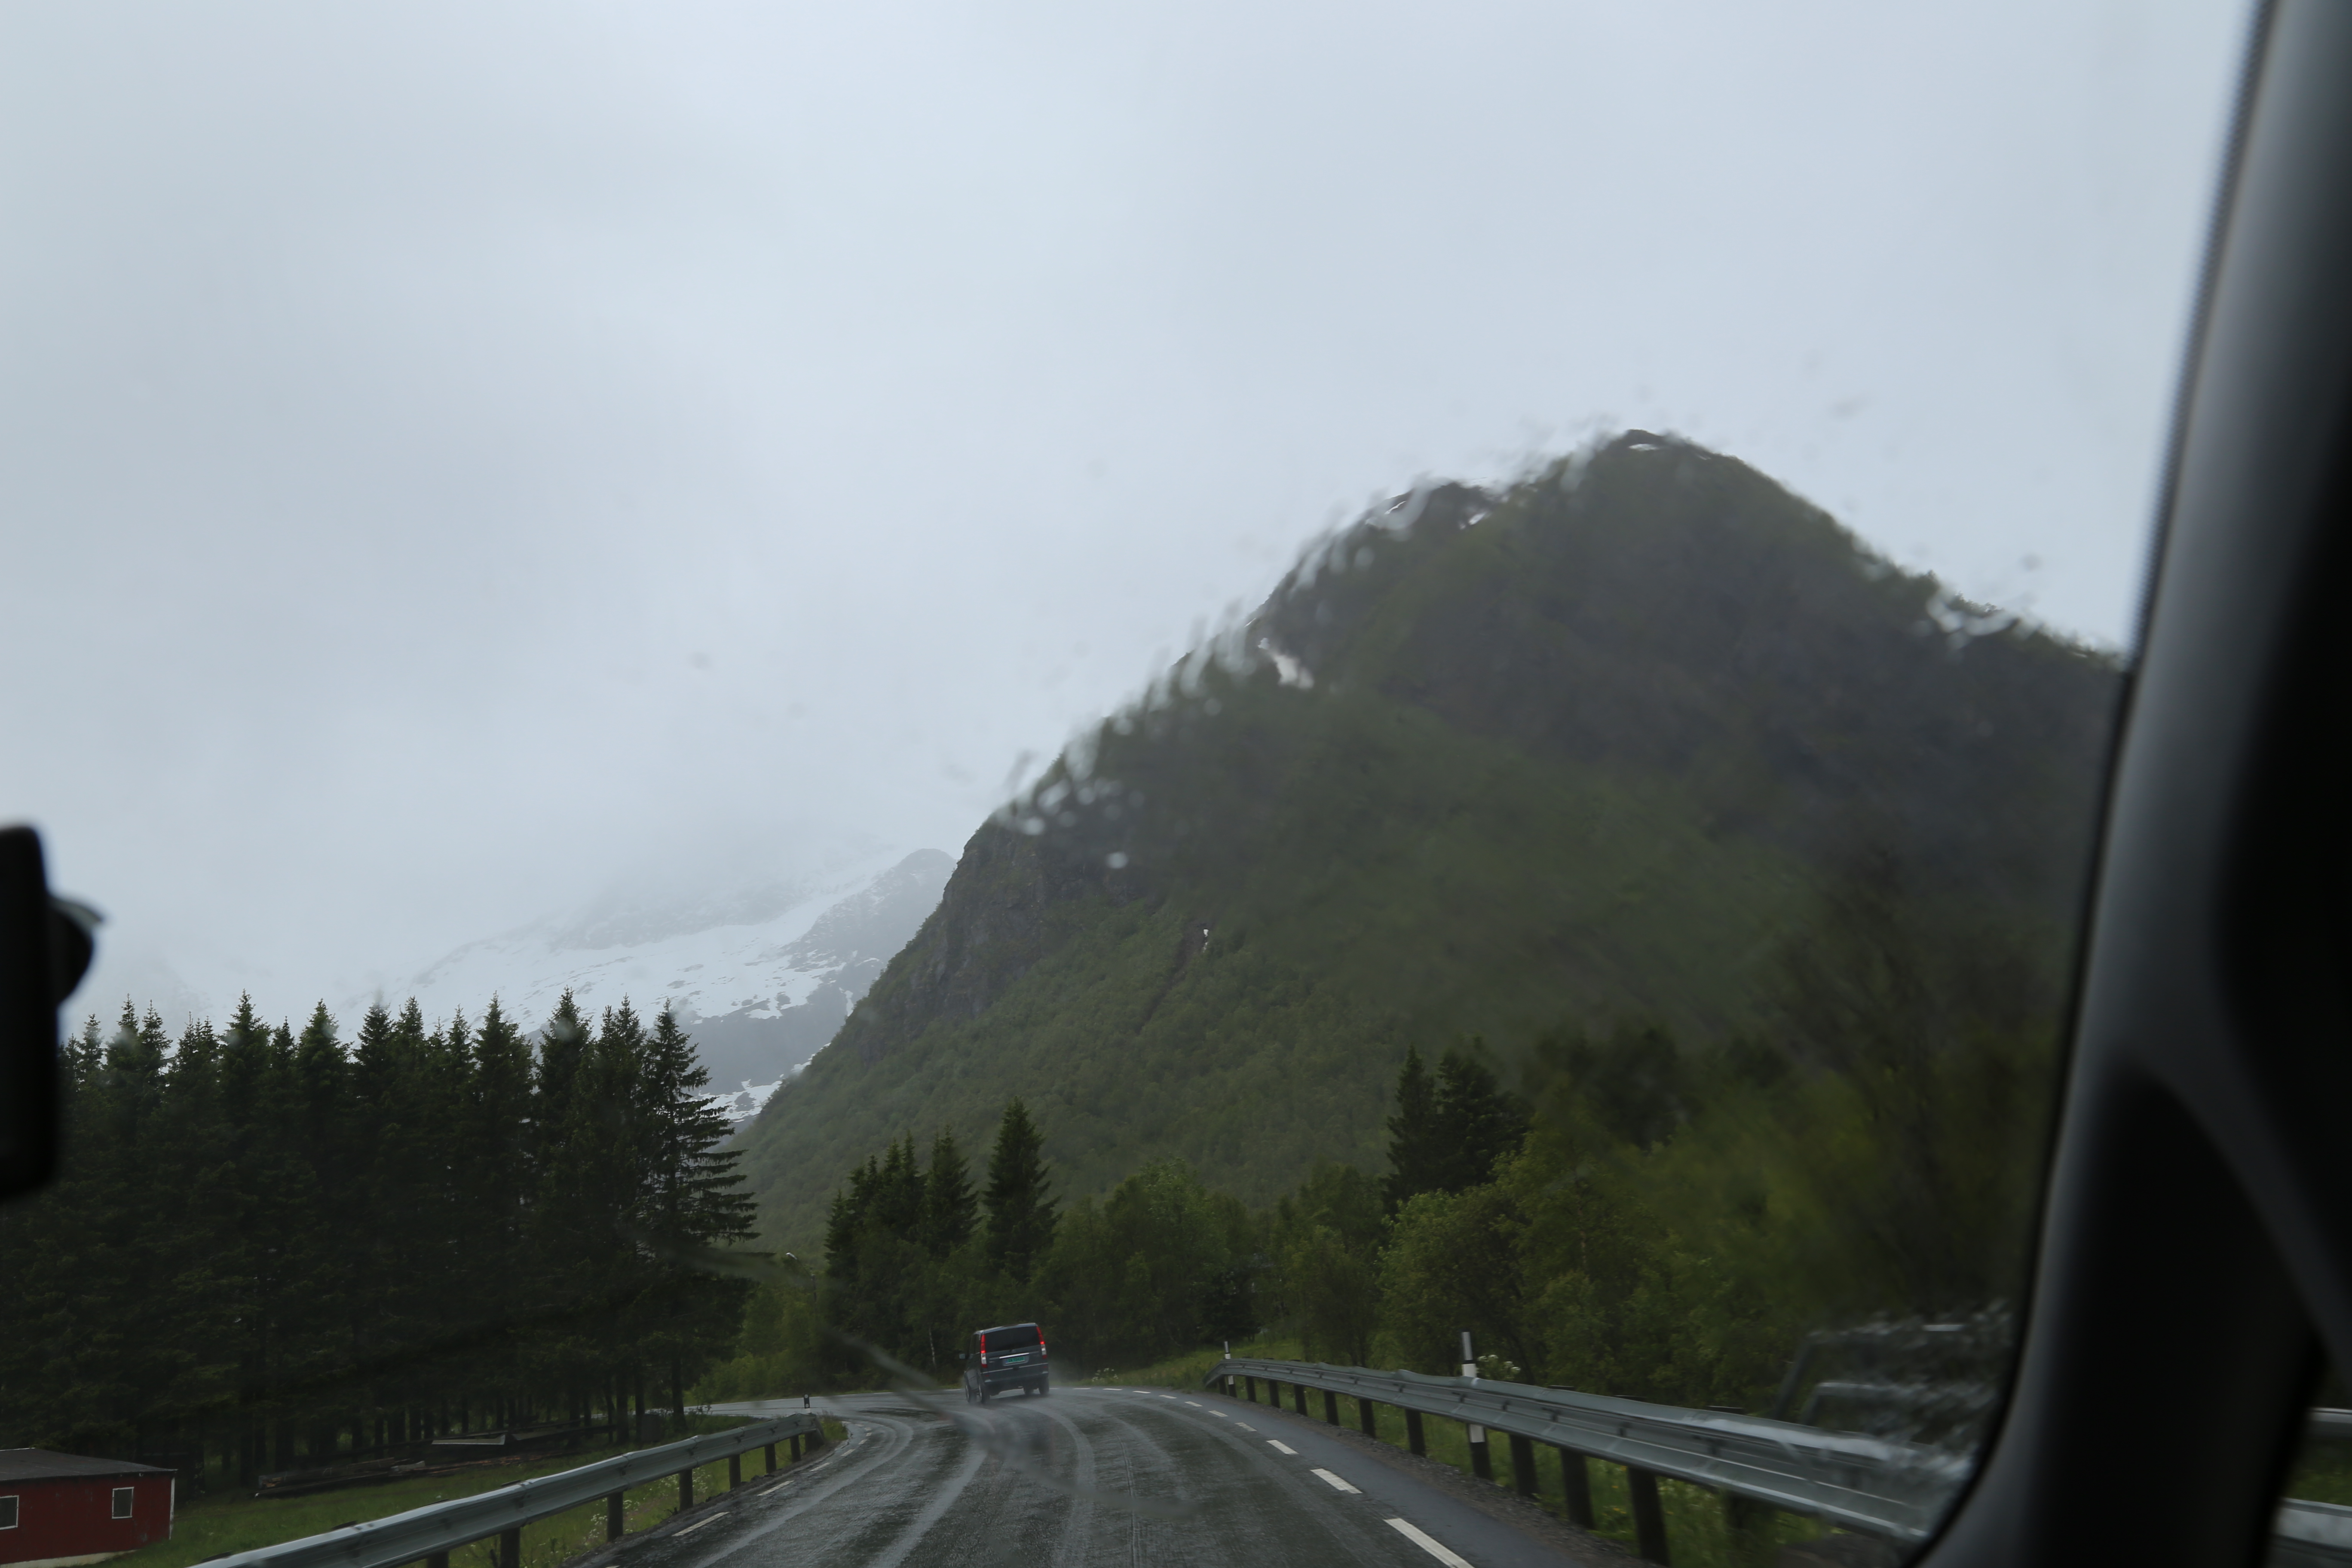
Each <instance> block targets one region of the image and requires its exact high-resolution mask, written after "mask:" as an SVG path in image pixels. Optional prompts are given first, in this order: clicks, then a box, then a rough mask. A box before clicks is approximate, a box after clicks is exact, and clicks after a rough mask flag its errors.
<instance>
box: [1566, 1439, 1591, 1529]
mask: <svg viewBox="0 0 2352 1568" xmlns="http://www.w3.org/2000/svg"><path fill="white" fill-rule="evenodd" d="M1559 1489H1560V1493H1561V1495H1562V1496H1564V1497H1565V1498H1566V1499H1567V1500H1568V1522H1569V1523H1570V1524H1573V1525H1577V1526H1579V1527H1580V1528H1582V1529H1585V1530H1591V1528H1592V1470H1591V1467H1590V1466H1588V1465H1587V1464H1586V1463H1585V1460H1584V1456H1583V1455H1581V1454H1580V1453H1578V1452H1577V1451H1576V1450H1575V1449H1573V1448H1562V1449H1560V1450H1559Z"/></svg>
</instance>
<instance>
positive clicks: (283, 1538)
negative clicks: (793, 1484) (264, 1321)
mask: <svg viewBox="0 0 2352 1568" xmlns="http://www.w3.org/2000/svg"><path fill="white" fill-rule="evenodd" d="M743 1420H744V1418H743V1417H741V1416H729V1415H696V1416H691V1417H689V1418H688V1430H687V1432H686V1433H683V1434H681V1436H692V1435H693V1434H695V1433H700V1432H716V1431H721V1430H724V1429H725V1428H727V1427H730V1426H740V1425H742V1424H743ZM824 1434H825V1438H826V1440H827V1441H828V1442H838V1441H840V1440H841V1439H842V1438H843V1437H844V1436H847V1431H846V1429H845V1427H843V1426H842V1425H841V1423H839V1422H838V1421H833V1420H827V1421H826V1422H825V1423H824ZM626 1451H627V1450H625V1449H624V1448H619V1447H604V1448H591V1449H582V1450H580V1451H578V1452H575V1453H571V1454H565V1455H562V1456H561V1457H560V1458H551V1459H549V1460H548V1461H546V1462H545V1463H543V1464H538V1465H512V1466H500V1467H498V1468H493V1469H486V1470H480V1471H477V1472H475V1473H473V1474H470V1475H465V1476H426V1477H420V1478H418V1479H415V1480H413V1481H393V1482H388V1483H386V1484H385V1485H383V1486H374V1487H354V1488H352V1489H349V1490H347V1491H336V1492H322V1493H319V1494H317V1495H315V1496H311V1497H300V1498H257V1497H253V1496H250V1495H247V1494H243V1493H234V1494H228V1495H222V1494H215V1495H213V1496H209V1497H205V1498H200V1499H198V1500H195V1501H194V1502H192V1503H190V1504H188V1505H186V1506H185V1507H184V1508H183V1509H182V1510H180V1513H179V1517H178V1518H176V1519H175V1520H173V1523H172V1539H171V1540H169V1541H159V1542H156V1543H155V1544H153V1545H152V1546H144V1547H142V1548H140V1549H139V1550H138V1551H136V1552H130V1553H127V1554H126V1555H124V1556H123V1557H122V1558H121V1559H119V1561H120V1562H121V1563H122V1564H123V1568H189V1565H190V1564H193V1563H203V1562H205V1561H208V1560H209V1559H212V1558H215V1557H223V1556H226V1555H228V1554H230V1553H232V1552H251V1551H254V1550H256V1549H257V1548H259V1547H264V1546H277V1545H280V1544H282V1543H284V1542H289V1541H299V1540H300V1539H302V1538H303V1537H304V1536H306V1535H320V1534H323V1533H325V1532H326V1531H330V1530H335V1529H338V1528H340V1527H341V1526H343V1525H346V1524H358V1523H362V1522H364V1521H368V1520H374V1519H385V1518H388V1517H390V1516H391V1515H393V1514H395V1513H405V1512H406V1511H408V1510H410V1509H413V1508H424V1507H426V1506H428V1505H430V1504H432V1503H436V1502H446V1501H449V1500H452V1499H454V1498H461V1497H473V1496H476V1495H477V1494H478V1493H481V1492H487V1491H495V1490H496V1489H499V1488H500V1487H508V1486H512V1485H513V1484H514V1483H515V1482H517V1481H523V1480H529V1479H532V1478H533V1477H536V1476H551V1475H556V1474H559V1473H561V1472H562V1471H564V1470H576V1469H578V1468H581V1467H582V1466H583V1465H590V1464H593V1463H595V1462H596V1461H597V1460H599V1459H608V1458H612V1457H614V1455H616V1454H620V1453H625V1452H626ZM778 1458H779V1461H780V1468H789V1463H788V1461H785V1460H784V1459H783V1456H782V1455H779V1456H778ZM762 1466H763V1460H762V1458H761V1454H760V1451H759V1450H758V1449H756V1448H755V1449H753V1450H752V1451H751V1452H750V1453H748V1454H746V1455H744V1456H743V1482H744V1484H745V1485H746V1486H750V1485H752V1484H753V1483H754V1482H756V1481H758V1480H760V1479H762ZM726 1487H727V1461H726V1460H724V1459H719V1460H716V1461H714V1462H713V1463H710V1464H708V1465H701V1466H698V1467H697V1468H696V1469H695V1472H694V1495H695V1497H696V1499H697V1500H700V1499H703V1498H707V1497H712V1496H715V1495H717V1494H718V1493H719V1492H720V1491H723V1490H725V1489H726ZM623 1497H624V1499H625V1503H624V1510H625V1511H624V1516H623V1517H624V1519H625V1522H626V1527H627V1530H628V1531H629V1532H630V1533H632V1534H634V1533H635V1532H636V1531H642V1530H649V1529H651V1528H652V1527H654V1526H655V1525H657V1524H659V1523H661V1522H662V1521H664V1520H666V1519H667V1518H669V1517H670V1516H671V1515H672V1514H674V1513H676V1512H677V1478H676V1477H675V1476H666V1477H664V1478H662V1479H660V1480H657V1481H652V1482H648V1483H647V1484H646V1485H644V1486H641V1487H632V1488H630V1489H628V1490H627V1491H626V1492H625V1493H624V1494H623ZM603 1543H604V1503H603V1501H602V1500H598V1501H596V1502H593V1503H588V1504H585V1505H583V1507H580V1508H576V1509H572V1510H570V1511H568V1512H565V1513H560V1514H556V1515H554V1516H552V1517H551V1518H548V1519H543V1520H541V1521H538V1522H536V1523H533V1524H530V1525H527V1526H525V1527H524V1529H523V1532H522V1562H521V1563H520V1564H519V1565H517V1568H557V1565H558V1564H560V1563H564V1562H567V1561H569V1560H570V1559H572V1558H573V1557H576V1556H578V1555H579V1554H580V1553H581V1552H584V1551H587V1550H588V1549H589V1548H591V1547H593V1546H600V1545H602V1544H603ZM496 1544H497V1542H496V1541H495V1540H491V1541H478V1542H473V1543H472V1544H470V1545H467V1546H464V1547H461V1548H459V1549H458V1550H457V1551H455V1552H451V1553H450V1554H449V1568H493V1563H494V1555H495V1554H494V1551H493V1549H494V1547H495V1546H496Z"/></svg>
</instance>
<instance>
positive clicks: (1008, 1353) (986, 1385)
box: [963, 1323, 1053, 1405]
mask: <svg viewBox="0 0 2352 1568" xmlns="http://www.w3.org/2000/svg"><path fill="white" fill-rule="evenodd" d="M1010 1388H1017V1389H1020V1390H1021V1391H1023V1392H1024V1393H1025V1394H1050V1393H1052V1392H1053V1390H1052V1388H1051V1387H1050V1386H1049V1385H1048V1384H1047V1383H1046V1375H1045V1330H1043V1329H1041V1328H1039V1327H1038V1326H1037V1325H1036V1324H1034V1323H1001V1324H999V1325H998V1326H996V1327H995V1328H992V1329H982V1330H981V1331H979V1332H978V1333H976V1334H974V1335H972V1336H971V1350H969V1351H967V1352H964V1358H963V1396H964V1399H965V1400H966V1402H968V1403H970V1404H972V1405H981V1404H984V1403H986V1402H987V1401H988V1400H990V1399H992V1398H994V1397H995V1396H996V1395H997V1394H1003V1392H1004V1391H1005V1390H1007V1389H1010Z"/></svg>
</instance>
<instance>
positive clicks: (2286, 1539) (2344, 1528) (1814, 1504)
mask: <svg viewBox="0 0 2352 1568" xmlns="http://www.w3.org/2000/svg"><path fill="white" fill-rule="evenodd" d="M1240 1378H1259V1379H1263V1380H1265V1382H1266V1383H1268V1384H1275V1385H1279V1384H1288V1385H1290V1386H1291V1387H1293V1388H1313V1389H1319V1390H1321V1391H1323V1392H1324V1393H1326V1394H1349V1395H1351V1396H1353V1397H1354V1398H1356V1399H1358V1400H1360V1401H1369V1402H1371V1403H1374V1404H1379V1405H1395V1406H1397V1407H1398V1408H1400V1409H1402V1410H1408V1411H1413V1412H1417V1413H1419V1414H1420V1415H1437V1416H1443V1417H1444V1418H1446V1419H1448V1420H1454V1421H1460V1422H1464V1423H1475V1424H1476V1425H1478V1426H1486V1427H1489V1428H1491V1429H1493V1430H1495V1431H1498V1432H1503V1433H1506V1434H1508V1435H1510V1436H1517V1437H1523V1438H1527V1439H1528V1440H1530V1441H1533V1442H1538V1443H1545V1444H1549V1445H1550V1446H1551V1447H1556V1448H1559V1449H1563V1450H1565V1451H1567V1452H1570V1453H1573V1454H1580V1455H1582V1456H1584V1457H1585V1458H1593V1459H1603V1460H1607V1461H1609V1462H1611V1463H1614V1464H1620V1465H1623V1466H1625V1467H1627V1469H1628V1471H1629V1473H1638V1472H1643V1471H1646V1472H1648V1473H1649V1474H1650V1475H1651V1476H1653V1477H1656V1476H1668V1477H1672V1478H1674V1479H1677V1480H1685V1481H1693V1482H1696V1483H1697V1484H1698V1485H1700V1486H1703V1487H1707V1488H1711V1489H1714V1490H1716V1491H1719V1492H1722V1493H1724V1494H1725V1495H1726V1496H1727V1497H1733V1498H1738V1499H1742V1500H1746V1501H1747V1502H1749V1503H1755V1504H1761V1505H1762V1506H1764V1507H1767V1508H1772V1509H1778V1510H1782V1511H1785V1512H1789V1513H1798V1514H1805V1515H1808V1516H1810V1517H1811V1518H1814V1519H1818V1520H1821V1521H1822V1522H1824V1523H1827V1524H1834V1525H1838V1526H1840V1527H1842V1528H1844V1529H1847V1530H1853V1531H1861V1532H1863V1533H1864V1534H1867V1535H1875V1536H1879V1537H1881V1538H1883V1539H1885V1540H1889V1541H1894V1542H1898V1543H1902V1544H1906V1545H1907V1544H1912V1543H1916V1542H1920V1541H1923V1540H1925V1539H1926V1538H1927V1536H1928V1535H1930V1534H1932V1533H1933V1532H1934V1531H1935V1529H1936V1526H1937V1522H1938V1521H1940V1520H1941V1519H1942V1517H1943V1513H1944V1510H1945V1508H1946V1506H1947V1505H1948V1503H1949V1502H1950V1501H1951V1500H1952V1498H1953V1497H1954V1495H1955V1494H1956V1493H1957V1492H1958V1489H1959V1488H1960V1487H1961V1485H1962V1484H1964V1483H1965V1482H1966V1481H1967V1479H1968V1478H1969V1473H1970V1471H1971V1469H1972V1468H1973V1466H1972V1463H1971V1461H1970V1460H1969V1458H1964V1457H1962V1456H1959V1455H1957V1454H1954V1453H1951V1452H1949V1451H1948V1450H1945V1449H1939V1448H1933V1447H1927V1446H1926V1445H1923V1444H1916V1443H1900V1442H1892V1441H1888V1440H1886V1439H1884V1438H1876V1437H1870V1436H1862V1435H1860V1434H1855V1433H1845V1432H1825V1431H1822V1430H1821V1429H1820V1428H1818V1427H1812V1426H1799V1425H1798V1424H1796V1423H1794V1422H1789V1421H1775V1420H1771V1419H1769V1418H1767V1417H1763V1416H1756V1415H1732V1414H1729V1413H1727V1412H1719V1411H1713V1410H1685V1409H1682V1408H1679V1407H1677V1406H1675V1405H1650V1404H1646V1403H1644V1402H1643V1401H1641V1400H1637V1399H1611V1398H1608V1397H1606V1396H1604V1395H1601V1394H1579V1393H1576V1392H1573V1391H1571V1390H1569V1389H1562V1388H1540V1387H1538V1386H1536V1385H1534V1384H1524V1383H1498V1382H1495V1381H1493V1380H1491V1379H1487V1378H1474V1377H1429V1376H1425V1375H1423V1374H1422V1373H1412V1372H1402V1371H1400V1372H1373V1371H1370V1370H1369V1369H1367V1368H1363V1367H1346V1366H1327V1365H1324V1364H1322V1363H1304V1362H1287V1361H1258V1360H1254V1359H1247V1358H1241V1357H1234V1358H1228V1359H1227V1360H1224V1361H1222V1362H1219V1363H1217V1364H1216V1365H1215V1366H1214V1367H1213V1368H1211V1369H1210V1371H1209V1373H1208V1374H1207V1376H1206V1377H1204V1378H1203V1379H1202V1383H1203V1384H1204V1385H1212V1384H1220V1383H1227V1384H1228V1386H1230V1383H1229V1380H1233V1379H1240ZM1268 1392H1269V1396H1270V1397H1275V1400H1276V1403H1277V1404H1278V1403H1280V1401H1279V1398H1278V1396H1277V1395H1276V1394H1275V1391H1274V1390H1273V1389H1272V1388H1270V1389H1269V1391H1268ZM1327 1408H1328V1407H1327ZM1369 1429H1370V1428H1369V1427H1368V1428H1367V1430H1369ZM2308 1430H2309V1433H2310V1435H2311V1436H2314V1437H2320V1438H2331V1439H2338V1440H2344V1439H2352V1411H2341V1410H2315V1411H2314V1412H2312V1415H2311V1421H2310V1425H2309V1428H2308ZM1650 1484H1651V1485H1652V1486H1654V1484H1655V1483H1654V1481H1653V1482H1651V1483H1650ZM1571 1510H1573V1503H1571ZM1640 1511H1641V1510H1640V1507H1639V1502H1638V1500H1637V1503H1636V1514H1637V1521H1636V1522H1637V1526H1639V1525H1641V1524H1642V1521H1640V1520H1639V1518H1638V1515H1639V1513H1640ZM1580 1522H1589V1521H1580ZM1641 1533H1642V1534H1643V1535H1644V1536H1646V1537H1651V1539H1649V1540H1645V1541H1644V1542H1643V1554H1644V1555H1647V1556H1654V1558H1655V1559H1656V1560H1658V1561H1664V1558H1665V1542H1664V1521H1662V1520H1658V1519H1655V1518H1653V1520H1652V1521H1649V1523H1648V1525H1647V1528H1645V1529H1643V1530H1642V1531H1641ZM1653 1546H1654V1551H1652V1550H1651V1548H1652V1547H1653ZM2269 1561H2270V1563H2271V1564H2272V1565H2273V1568H2352V1508H2346V1507H2339V1506H2337V1505H2336V1504H2334V1503H2324V1502H2310V1501H2305V1500H2302V1499H2297V1498H2290V1499H2287V1500H2284V1502H2282V1503H2281V1504H2280V1505H2279V1510H2278V1515H2277V1519H2276V1521H2275V1523H2274V1524H2273V1536H2272V1542H2271V1551H2270V1558H2269Z"/></svg>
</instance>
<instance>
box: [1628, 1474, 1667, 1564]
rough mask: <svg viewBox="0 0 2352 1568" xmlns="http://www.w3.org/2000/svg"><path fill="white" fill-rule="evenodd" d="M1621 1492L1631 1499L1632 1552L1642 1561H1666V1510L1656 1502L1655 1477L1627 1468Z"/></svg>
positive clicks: (1656, 1480) (1656, 1482)
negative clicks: (1628, 1494)
mask: <svg viewBox="0 0 2352 1568" xmlns="http://www.w3.org/2000/svg"><path fill="white" fill-rule="evenodd" d="M1625 1490H1626V1491H1627V1492H1628V1493H1630V1494H1631V1495H1632V1497H1633V1550H1634V1551H1635V1552H1639V1553H1640V1554H1641V1556H1642V1558H1643V1561H1644V1562H1649V1563H1664V1562H1665V1561H1667V1558H1666V1510H1664V1508H1663V1507H1662V1506H1660V1504H1659V1502H1658V1478H1657V1476H1656V1475H1655V1474H1654V1472H1652V1471H1649V1470H1644V1469H1640V1468H1636V1467H1634V1466H1633V1465H1628V1466H1626V1467H1625Z"/></svg>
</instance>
